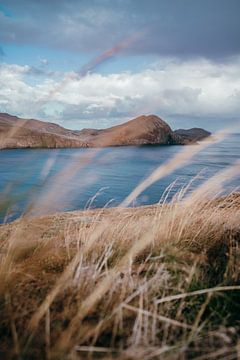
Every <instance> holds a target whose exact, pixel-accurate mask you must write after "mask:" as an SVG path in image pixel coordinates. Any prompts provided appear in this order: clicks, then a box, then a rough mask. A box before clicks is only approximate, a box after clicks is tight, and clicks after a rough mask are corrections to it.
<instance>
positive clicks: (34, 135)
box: [0, 113, 211, 149]
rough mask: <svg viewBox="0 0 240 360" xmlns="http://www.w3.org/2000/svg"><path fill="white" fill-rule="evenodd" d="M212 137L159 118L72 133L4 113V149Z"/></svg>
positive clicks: (0, 123)
mask: <svg viewBox="0 0 240 360" xmlns="http://www.w3.org/2000/svg"><path fill="white" fill-rule="evenodd" d="M210 135H211V134H210V132H208V131H206V130H204V129H199V128H194V129H189V130H182V129H180V130H175V131H173V130H172V129H171V128H170V126H169V125H168V124H167V123H166V122H165V121H164V120H162V119H161V118H159V117H158V116H156V115H148V116H146V115H141V116H139V117H137V118H135V119H132V120H130V121H127V122H125V123H123V124H120V125H116V126H113V127H110V128H107V129H101V130H97V129H83V130H69V129H65V128H64V127H62V126H60V125H58V124H54V123H51V122H45V121H40V120H35V119H22V118H19V117H17V116H12V115H9V114H7V113H0V149H16V148H86V147H89V148H92V147H108V146H128V145H147V144H152V145H153V144H156V145H157V144H158V145H186V144H191V143H195V142H197V141H199V140H202V139H204V138H206V137H208V136H210Z"/></svg>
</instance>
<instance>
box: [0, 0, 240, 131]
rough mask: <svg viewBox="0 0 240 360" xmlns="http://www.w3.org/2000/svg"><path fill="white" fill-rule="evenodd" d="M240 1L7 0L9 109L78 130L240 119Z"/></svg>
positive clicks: (2, 59)
mask: <svg viewBox="0 0 240 360" xmlns="http://www.w3.org/2000/svg"><path fill="white" fill-rule="evenodd" d="M239 14H240V1H239V0H201V1H195V0H51V1H49V0H41V1H39V0H3V1H1V0H0V111H1V112H8V113H10V114H15V115H19V116H22V117H34V118H40V119H46V120H48V121H54V122H58V123H59V124H62V125H64V126H65V127H69V128H82V127H98V128H101V127H106V126H110V125H112V124H116V123H119V122H123V121H125V120H128V119H130V118H132V117H134V116H137V115H140V114H150V113H154V114H157V115H159V116H161V117H163V118H164V119H166V120H167V121H168V122H169V123H170V124H171V125H172V126H173V127H184V126H205V127H208V128H209V129H210V130H214V129H217V128H220V127H223V126H227V125H228V124H230V123H236V122H237V121H238V120H239V113H240V21H239Z"/></svg>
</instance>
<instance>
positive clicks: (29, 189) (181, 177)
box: [0, 134, 240, 223]
mask: <svg viewBox="0 0 240 360" xmlns="http://www.w3.org/2000/svg"><path fill="white" fill-rule="evenodd" d="M195 146H198V145H191V146H188V147H189V149H190V151H191V148H192V147H195ZM183 148H186V146H185V147H183V146H127V147H115V148H105V149H12V150H1V151H0V194H1V195H0V196H1V197H0V222H1V223H3V222H8V221H11V220H14V219H16V218H18V217H19V216H21V215H23V214H25V213H26V212H27V211H33V214H36V215H39V214H45V213H46V214H47V213H53V212H60V211H70V210H80V209H84V208H89V207H90V208H100V207H104V206H108V207H109V206H117V205H118V204H120V203H121V202H122V201H123V200H124V198H125V197H126V196H127V195H129V193H130V192H131V191H132V190H133V189H134V187H136V186H137V185H138V184H139V183H140V182H141V181H142V180H144V179H145V178H146V177H147V176H149V175H150V174H151V172H152V171H153V170H154V169H156V168H157V167H159V166H160V165H161V164H163V163H164V162H166V161H168V160H169V159H170V158H172V157H173V156H175V155H176V153H177V152H179V151H182V150H183ZM239 158H240V134H235V135H231V136H229V137H228V138H226V139H224V140H223V141H222V142H220V143H214V144H211V145H210V146H208V147H207V148H205V149H204V150H202V151H201V152H200V153H199V154H197V155H195V156H194V157H193V159H191V162H190V163H189V164H187V165H185V166H183V167H181V168H179V169H176V170H175V171H174V172H173V173H172V174H170V175H168V176H166V177H164V178H163V179H161V180H159V181H158V182H156V183H155V184H153V185H152V186H150V187H149V188H148V189H147V190H146V191H144V193H143V194H141V195H140V196H139V197H138V198H137V199H136V200H135V201H134V203H133V204H132V205H134V206H138V205H147V204H154V203H157V202H158V201H159V200H160V199H161V198H162V197H163V196H165V195H166V189H168V191H167V193H168V199H169V200H170V199H171V198H172V196H174V195H175V194H176V193H177V192H179V191H180V190H181V189H182V188H183V187H186V186H187V185H188V184H191V185H190V186H189V188H188V191H192V189H194V188H195V187H197V186H199V184H201V183H202V182H204V181H205V180H206V179H209V178H210V177H211V176H213V175H215V174H216V173H217V172H219V171H221V170H222V169H224V168H227V167H229V166H231V165H232V164H233V163H234V162H235V161H236V160H238V159H239ZM239 185H240V175H239V176H238V177H235V178H234V179H232V180H231V181H229V182H228V183H227V184H226V186H225V191H226V192H230V191H234V190H237V188H238V186H239Z"/></svg>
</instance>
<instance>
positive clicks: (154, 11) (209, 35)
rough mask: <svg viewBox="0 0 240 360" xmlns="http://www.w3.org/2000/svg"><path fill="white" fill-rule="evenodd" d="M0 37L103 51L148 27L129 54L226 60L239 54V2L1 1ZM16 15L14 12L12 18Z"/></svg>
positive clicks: (176, 0)
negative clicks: (6, 9) (9, 11)
mask: <svg viewBox="0 0 240 360" xmlns="http://www.w3.org/2000/svg"><path fill="white" fill-rule="evenodd" d="M3 4H5V5H6V6H8V8H9V9H10V10H11V13H12V14H13V16H11V17H9V16H7V15H6V14H4V12H2V13H1V12H0V41H3V42H6V43H14V44H34V45H41V46H42V45H43V46H48V47H52V48H61V49H65V50H69V51H81V52H86V53H91V52H92V53H94V54H95V53H96V52H104V51H106V50H107V49H109V48H112V47H114V46H115V45H116V43H119V41H122V40H123V39H126V38H127V37H128V36H129V34H130V36H131V34H134V33H136V32H139V31H141V30H142V29H145V28H147V29H148V32H147V33H146V34H144V35H143V36H142V38H141V39H139V41H137V42H135V43H133V44H132V45H131V47H130V48H129V49H128V50H127V49H125V52H129V53H131V54H158V55H162V56H177V57H181V58H189V57H194V56H203V57H208V58H215V59H223V58H224V57H228V56H232V55H236V54H239V53H240V22H239V12H240V2H239V0H228V1H226V0H211V1H209V0H201V1H193V0H182V1H179V0H148V1H145V0H115V1H110V0H104V1H97V0H93V1H90V2H89V1H87V0H81V1H76V0H59V1H56V0H53V1H51V2H49V1H46V0H43V1H36V0H22V1H21V2H19V1H18V0H11V1H9V0H8V1H7V0H3ZM14 15H15V16H14Z"/></svg>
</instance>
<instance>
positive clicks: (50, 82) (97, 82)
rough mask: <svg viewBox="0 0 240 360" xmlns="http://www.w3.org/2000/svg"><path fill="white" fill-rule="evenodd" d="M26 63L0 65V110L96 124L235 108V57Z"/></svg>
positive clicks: (238, 67)
mask: <svg viewBox="0 0 240 360" xmlns="http://www.w3.org/2000/svg"><path fill="white" fill-rule="evenodd" d="M32 74H33V73H32V69H31V68H30V67H29V66H19V65H7V64H2V65H0V111H6V112H9V113H12V114H17V115H20V116H23V117H35V118H39V117H40V118H43V119H44V118H45V119H47V120H52V121H57V122H59V123H62V124H63V125H65V126H70V127H73V128H78V127H80V128H81V127H85V126H87V127H93V126H95V127H96V126H97V127H102V126H109V125H112V124H115V123H119V122H121V121H124V120H126V119H130V118H131V117H134V116H137V115H139V114H144V113H156V114H158V115H160V116H163V117H169V116H174V115H177V116H182V117H184V116H186V117H189V116H193V117H194V116H197V117H203V118H204V117H209V116H212V117H215V118H219V119H227V118H229V117H237V116H239V112H240V58H239V57H238V58H234V59H232V61H231V62H228V63H227V64H226V63H224V64H219V63H217V62H211V61H209V60H206V59H202V60H191V61H182V62H180V61H176V60H174V59H168V60H167V61H165V62H161V63H157V64H154V65H153V66H152V68H150V69H148V70H145V71H142V72H139V73H121V74H109V75H100V74H96V73H92V74H88V75H86V76H85V77H81V76H79V74H77V73H65V74H62V77H61V80H59V79H58V78H57V77H56V78H54V77H52V78H49V77H44V78H42V77H38V78H37V79H38V80H36V81H35V82H34V84H29V82H28V77H29V76H32Z"/></svg>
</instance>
